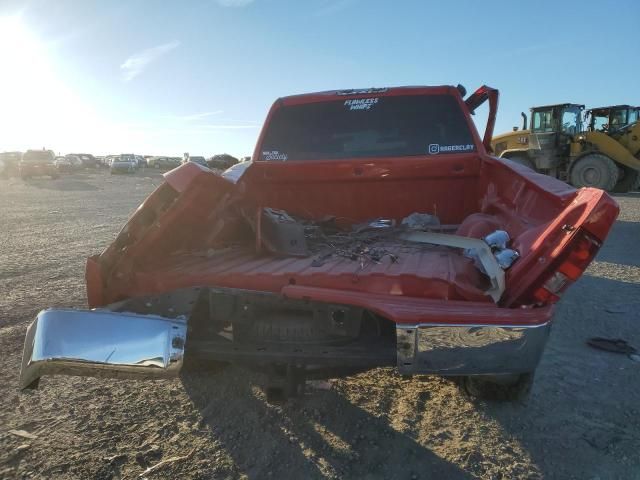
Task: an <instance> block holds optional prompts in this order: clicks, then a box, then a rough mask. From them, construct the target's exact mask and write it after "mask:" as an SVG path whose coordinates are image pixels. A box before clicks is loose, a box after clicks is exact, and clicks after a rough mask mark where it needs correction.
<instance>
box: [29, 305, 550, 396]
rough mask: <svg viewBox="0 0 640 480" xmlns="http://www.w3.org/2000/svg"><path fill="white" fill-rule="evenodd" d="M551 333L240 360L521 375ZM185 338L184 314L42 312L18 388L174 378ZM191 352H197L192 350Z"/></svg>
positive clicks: (425, 339)
mask: <svg viewBox="0 0 640 480" xmlns="http://www.w3.org/2000/svg"><path fill="white" fill-rule="evenodd" d="M174 300H175V299H174ZM149 305H151V304H149ZM179 311H182V310H179ZM550 328H551V322H550V321H549V322H547V323H544V324H541V325H535V326H522V325H512V326H505V325H486V324H485V325H452V324H441V325H437V324H421V325H403V324H398V325H397V326H396V345H395V348H396V355H394V350H393V345H388V346H389V347H391V349H390V350H383V349H381V347H380V346H377V347H376V346H373V345H369V346H368V350H367V351H366V352H356V353H357V355H355V356H354V354H353V352H351V351H350V350H349V348H348V347H349V345H346V346H334V347H333V348H332V349H329V348H319V349H316V350H318V351H317V352H315V350H313V349H308V348H304V349H303V348H298V349H294V350H292V352H288V351H285V350H283V349H282V348H277V347H278V345H275V344H274V345H272V347H274V348H273V350H274V351H271V350H270V349H267V348H265V347H264V346H263V348H260V349H254V350H252V351H250V352H248V353H250V354H251V355H250V356H251V360H247V359H246V358H245V360H247V361H249V363H251V362H254V363H256V364H264V363H270V362H271V363H273V362H275V363H282V362H284V363H291V364H293V365H296V366H300V367H304V366H305V365H316V364H324V363H327V362H330V361H337V360H339V364H340V365H342V366H345V367H349V366H355V365H356V363H357V365H358V366H362V364H366V365H369V366H370V367H375V366H386V365H389V364H390V362H393V361H394V358H393V357H394V356H395V357H396V361H397V368H398V371H399V372H400V373H401V374H404V375H412V374H439V375H480V374H509V373H521V372H528V371H533V370H534V369H535V368H536V366H537V364H538V362H539V360H540V356H541V355H542V352H543V350H544V347H545V344H546V341H547V337H548V335H549V330H550ZM186 335H187V320H186V319H185V317H184V316H183V317H179V318H167V317H162V316H157V315H142V314H134V313H120V312H115V311H109V310H91V311H83V310H44V311H42V312H40V313H39V314H38V316H37V318H36V319H35V320H34V321H33V323H32V324H31V325H30V326H29V328H28V330H27V335H26V339H25V345H24V353H23V358H22V369H21V372H20V387H21V388H36V387H37V385H38V380H39V379H40V377H42V376H43V375H52V374H61V375H85V376H93V377H111V378H137V379H150V378H167V377H175V376H177V375H178V373H179V372H180V369H181V367H182V363H183V358H184V353H185V342H186ZM218 343H219V342H218ZM194 345H196V346H197V345H198V342H197V341H195V343H194ZM211 345H214V346H215V345H217V344H214V343H212V344H211ZM224 345H225V346H226V347H228V348H227V350H224V352H226V354H225V355H223V358H222V360H229V361H235V360H237V358H236V357H238V355H239V354H240V353H243V351H241V350H240V349H239V346H242V344H239V346H238V345H234V344H233V342H230V343H229V344H224ZM231 347H233V348H231ZM236 347H237V348H236ZM195 350H196V353H198V352H197V350H198V349H197V348H196V349H195ZM205 350H206V348H205ZM224 352H223V353H224ZM296 352H297V353H296ZM314 352H315V353H314ZM331 352H332V353H331ZM218 353H220V352H218ZM245 353H247V352H245ZM234 355H235V356H234ZM363 358H364V360H366V361H364V360H363ZM356 360H357V362H356ZM351 364H353V365H351Z"/></svg>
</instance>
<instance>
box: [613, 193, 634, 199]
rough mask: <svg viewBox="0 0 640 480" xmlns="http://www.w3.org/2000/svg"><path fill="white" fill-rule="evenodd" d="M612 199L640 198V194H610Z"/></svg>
mask: <svg viewBox="0 0 640 480" xmlns="http://www.w3.org/2000/svg"><path fill="white" fill-rule="evenodd" d="M609 195H611V196H612V197H614V198H615V197H629V198H638V197H640V192H627V193H609Z"/></svg>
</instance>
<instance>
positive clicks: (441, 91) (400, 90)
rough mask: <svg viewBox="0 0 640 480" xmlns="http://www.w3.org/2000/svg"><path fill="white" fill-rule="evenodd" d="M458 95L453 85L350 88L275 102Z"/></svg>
mask: <svg viewBox="0 0 640 480" xmlns="http://www.w3.org/2000/svg"><path fill="white" fill-rule="evenodd" d="M451 94H455V95H460V91H459V90H458V88H457V87H455V86H453V85H440V86H425V85H416V86H401V87H380V88H378V87H372V88H350V89H342V90H326V91H323V92H313V93H304V94H300V95H289V96H286V97H281V98H279V99H278V100H276V102H280V103H281V104H282V105H298V104H303V103H315V102H326V101H330V100H339V99H342V98H367V97H371V96H376V97H381V96H384V97H391V96H396V95H451Z"/></svg>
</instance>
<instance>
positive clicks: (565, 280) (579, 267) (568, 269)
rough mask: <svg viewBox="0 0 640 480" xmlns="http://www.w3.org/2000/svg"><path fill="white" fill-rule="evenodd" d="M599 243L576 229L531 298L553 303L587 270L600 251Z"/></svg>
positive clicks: (584, 232) (589, 235)
mask: <svg viewBox="0 0 640 480" xmlns="http://www.w3.org/2000/svg"><path fill="white" fill-rule="evenodd" d="M600 246H601V243H600V241H599V240H598V239H597V238H595V237H594V236H593V235H591V234H590V233H588V232H586V231H585V230H581V229H578V230H577V231H576V232H575V234H574V236H573V238H572V239H571V241H570V242H569V245H567V246H566V247H565V249H564V251H563V252H562V254H561V255H560V257H558V258H557V259H556V260H555V261H554V262H553V264H552V265H551V268H550V271H551V274H550V275H549V276H548V277H546V279H545V281H544V283H543V285H542V286H541V287H540V288H538V289H537V290H536V291H535V292H534V294H533V297H534V299H535V300H536V301H537V302H541V303H555V302H557V301H558V300H560V296H561V295H562V293H563V292H564V291H565V290H566V289H567V287H568V286H569V285H571V284H572V283H573V282H575V281H576V280H577V279H578V278H580V275H582V273H583V272H584V271H585V270H586V269H587V267H588V266H589V264H590V263H591V261H592V260H593V258H594V257H595V256H596V254H597V253H598V250H600Z"/></svg>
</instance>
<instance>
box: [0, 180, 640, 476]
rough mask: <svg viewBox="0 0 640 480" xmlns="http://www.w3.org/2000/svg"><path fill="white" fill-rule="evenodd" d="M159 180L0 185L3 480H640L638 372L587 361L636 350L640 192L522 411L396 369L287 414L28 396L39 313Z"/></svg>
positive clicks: (231, 378) (116, 397)
mask: <svg viewBox="0 0 640 480" xmlns="http://www.w3.org/2000/svg"><path fill="white" fill-rule="evenodd" d="M161 181H162V179H161V177H160V176H159V175H157V174H156V173H155V172H154V173H149V174H146V173H138V174H136V175H134V176H129V177H127V176H117V177H112V176H110V175H107V174H105V173H92V174H76V175H70V176H66V177H64V178H61V179H59V180H55V181H50V180H48V179H37V180H35V179H34V180H31V181H28V182H26V183H25V182H23V181H22V180H19V179H12V180H8V181H7V180H0V360H1V364H2V370H1V373H0V478H64V479H122V478H128V479H134V478H139V476H140V475H141V474H142V473H143V472H144V471H145V469H146V468H147V467H149V466H152V465H155V464H157V463H158V462H161V461H162V460H167V459H172V458H173V457H184V458H181V459H178V460H177V461H172V462H169V463H167V464H165V465H164V466H161V467H160V468H159V469H157V470H155V471H154V472H152V473H150V474H148V475H147V477H148V478H152V479H157V478H158V479H159V478H167V479H174V478H194V479H226V478H232V479H233V478H249V479H262V478H267V479H268V478H274V479H282V478H287V479H288V478H304V479H307V478H310V479H313V478H354V479H355V478H357V479H377V478H388V479H427V478H434V479H440V478H450V479H471V478H483V479H484V478H487V479H511V478H548V479H555V478H558V479H593V480H595V479H640V402H639V401H638V400H639V399H640V363H637V362H634V361H633V360H631V359H629V358H628V357H626V356H623V355H617V354H612V353H607V352H602V351H598V350H593V349H591V348H589V347H587V346H586V345H585V340H586V339H588V338H589V337H593V336H607V337H619V338H623V339H626V340H627V341H628V342H629V343H631V344H634V345H635V346H636V347H638V348H640V329H639V328H638V327H639V325H640V308H639V307H640V249H639V248H638V245H639V243H638V241H639V239H640V194H638V193H635V194H628V195H625V196H618V197H617V200H618V201H619V203H620V205H621V207H622V212H621V215H620V217H619V220H618V222H617V224H616V226H615V228H614V230H613V233H612V234H611V236H610V237H609V239H608V240H607V243H606V244H605V246H604V247H603V249H602V250H601V252H600V254H599V256H598V259H597V261H596V262H594V264H592V266H591V267H590V268H589V270H588V272H587V274H586V275H585V276H583V278H582V279H581V280H580V281H579V282H578V283H577V284H576V285H575V286H574V287H573V288H572V289H571V290H570V291H569V293H567V294H566V295H565V297H564V298H563V299H562V302H561V303H560V304H559V306H558V309H557V314H556V317H555V326H554V329H553V331H552V334H551V339H550V342H549V344H548V346H547V349H546V352H545V354H544V357H543V359H542V363H541V364H540V367H539V369H538V372H537V376H536V381H535V384H534V387H533V391H532V394H531V396H530V398H529V399H528V400H527V401H526V403H519V404H494V403H485V402H477V401H476V402H474V401H471V400H469V399H468V398H467V397H465V396H464V395H463V394H462V393H461V392H460V391H459V390H458V388H457V387H456V386H455V385H454V384H452V383H451V382H448V381H446V380H443V379H441V378H437V377H423V378H413V379H409V380H408V379H403V378H402V377H400V376H399V375H397V374H396V373H395V372H394V371H393V370H392V369H378V370H374V371H371V372H368V373H365V374H360V375H358V376H354V377H351V378H348V379H343V380H335V381H332V382H331V383H330V384H324V385H315V386H314V387H310V388H309V389H308V392H307V394H306V395H305V396H304V397H302V398H300V399H297V400H296V401H292V402H289V403H287V404H285V405H283V406H273V405H270V404H267V403H266V402H265V398H264V395H263V393H262V391H261V389H260V388H259V386H260V385H261V383H262V382H263V381H264V379H263V377H261V376H260V375H257V374H253V373H251V372H247V371H245V370H241V369H239V368H235V367H231V368H228V369H226V370H224V371H223V372H221V373H219V374H216V375H214V374H210V373H208V374H204V373H201V374H188V375H184V376H183V378H181V379H178V380H174V381H155V382H134V381H109V380H95V379H87V378H73V377H51V378H45V379H43V380H42V381H41V383H40V390H38V391H35V392H29V393H20V392H19V391H18V373H19V363H20V357H21V353H22V344H23V338H24V333H25V328H26V326H27V324H28V323H29V322H30V321H31V320H32V319H33V318H34V316H35V315H36V313H37V312H38V311H39V310H40V309H42V308H44V307H49V306H56V307H61V306H73V307H81V306H83V305H85V291H84V280H83V276H84V261H85V257H86V256H88V255H89V254H92V253H95V252H98V251H100V250H101V249H102V248H103V247H105V246H106V245H108V244H109V243H110V242H111V240H113V238H114V237H115V235H116V233H117V232H118V230H119V228H120V227H121V226H122V224H123V223H124V221H125V220H126V218H127V217H128V215H129V214H130V213H131V212H132V210H133V209H134V208H136V207H137V206H138V205H139V204H140V203H141V201H142V200H143V199H144V198H145V197H146V195H147V194H148V193H149V192H150V191H151V190H152V189H153V188H154V187H155V186H157V185H158V184H159V183H160V182H161ZM327 387H330V388H327ZM10 430H23V431H25V432H27V435H28V436H29V434H31V435H30V436H32V437H33V438H25V437H24V436H20V435H16V434H15V433H10V432H9V431H10ZM23 435H24V434H23ZM142 476H143V477H144V475H142Z"/></svg>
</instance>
